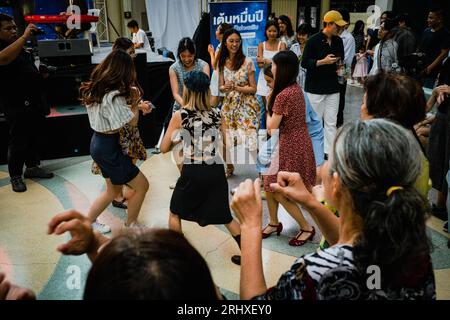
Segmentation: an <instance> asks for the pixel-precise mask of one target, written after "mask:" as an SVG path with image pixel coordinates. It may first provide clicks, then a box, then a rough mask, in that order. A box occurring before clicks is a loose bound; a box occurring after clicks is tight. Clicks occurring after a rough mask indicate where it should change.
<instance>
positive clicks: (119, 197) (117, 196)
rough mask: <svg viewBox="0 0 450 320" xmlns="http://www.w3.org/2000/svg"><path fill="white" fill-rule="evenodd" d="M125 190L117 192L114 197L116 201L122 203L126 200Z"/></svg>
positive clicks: (121, 189)
mask: <svg viewBox="0 0 450 320" xmlns="http://www.w3.org/2000/svg"><path fill="white" fill-rule="evenodd" d="M123 189H124V188H120V189H118V190H117V193H116V194H115V196H114V201H117V202H122V201H124V200H125V197H124V193H123Z"/></svg>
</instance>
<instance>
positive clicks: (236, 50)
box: [219, 29, 260, 177]
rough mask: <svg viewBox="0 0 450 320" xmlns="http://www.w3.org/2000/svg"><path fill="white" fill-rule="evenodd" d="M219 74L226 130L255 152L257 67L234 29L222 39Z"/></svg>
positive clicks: (257, 106)
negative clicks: (246, 143)
mask: <svg viewBox="0 0 450 320" xmlns="http://www.w3.org/2000/svg"><path fill="white" fill-rule="evenodd" d="M219 71H220V75H219V84H220V86H219V90H220V91H221V92H223V93H225V99H224V102H223V106H222V118H223V121H224V124H225V127H226V128H227V130H228V133H230V131H232V133H233V136H234V137H237V142H238V143H241V142H242V141H244V140H245V141H247V142H248V146H249V149H250V150H252V151H255V152H256V145H257V143H256V142H257V137H258V135H257V130H258V128H259V112H260V107H259V103H258V100H257V99H256V96H255V93H256V80H255V66H254V64H253V61H252V60H251V59H249V58H246V56H245V55H244V52H243V50H242V38H241V35H240V33H239V31H237V30H235V29H230V30H228V31H226V32H225V34H224V36H223V39H222V50H221V52H220V56H219ZM229 137H230V136H228V138H229ZM233 139H234V138H233ZM228 162H229V161H228ZM233 171H234V167H233V165H232V164H228V165H227V176H228V177H229V176H231V175H232V174H233Z"/></svg>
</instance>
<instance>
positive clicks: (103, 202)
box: [88, 179, 122, 222]
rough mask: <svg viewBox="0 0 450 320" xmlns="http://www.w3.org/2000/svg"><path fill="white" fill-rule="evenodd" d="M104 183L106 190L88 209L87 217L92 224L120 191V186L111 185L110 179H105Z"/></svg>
mask: <svg viewBox="0 0 450 320" xmlns="http://www.w3.org/2000/svg"><path fill="white" fill-rule="evenodd" d="M105 181H106V190H105V191H103V192H102V193H101V194H100V195H99V196H98V197H97V199H95V201H94V203H93V204H92V205H91V207H90V208H89V212H88V217H89V219H90V220H91V221H92V222H95V220H97V218H98V216H99V215H100V214H101V213H102V212H103V211H105V209H106V208H107V207H108V206H109V205H110V204H111V202H112V201H113V200H114V196H115V195H116V194H117V193H118V192H121V191H122V186H120V185H119V186H116V185H113V184H112V183H111V180H110V179H105Z"/></svg>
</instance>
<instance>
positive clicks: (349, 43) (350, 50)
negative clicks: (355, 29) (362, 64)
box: [341, 30, 356, 67]
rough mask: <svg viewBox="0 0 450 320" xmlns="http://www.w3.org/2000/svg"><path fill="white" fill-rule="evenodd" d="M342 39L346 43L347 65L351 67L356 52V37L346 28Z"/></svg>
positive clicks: (345, 58) (345, 56)
mask: <svg viewBox="0 0 450 320" xmlns="http://www.w3.org/2000/svg"><path fill="white" fill-rule="evenodd" d="M341 39H342V42H343V43H344V63H345V66H346V67H350V66H351V65H352V62H353V58H354V57H355V53H356V49H355V46H356V44H355V38H354V37H353V35H352V34H351V33H350V32H348V30H344V31H343V32H342V34H341Z"/></svg>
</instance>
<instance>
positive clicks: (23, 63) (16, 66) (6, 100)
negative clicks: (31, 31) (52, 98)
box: [0, 41, 44, 112]
mask: <svg viewBox="0 0 450 320" xmlns="http://www.w3.org/2000/svg"><path fill="white" fill-rule="evenodd" d="M7 46H8V44H7V43H5V42H3V41H0V50H3V49H4V48H6V47H7ZM43 85H44V83H43V78H42V76H41V74H40V73H39V70H38V69H37V67H36V65H35V64H34V59H33V57H32V55H31V54H30V53H28V52H26V51H25V50H22V52H21V53H20V54H19V55H18V57H17V58H16V59H15V60H14V61H13V62H11V63H10V64H8V65H5V66H0V88H1V91H0V96H1V100H2V102H3V104H4V106H5V109H6V111H7V112H8V110H9V111H13V110H17V108H26V107H41V102H42V94H43Z"/></svg>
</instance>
